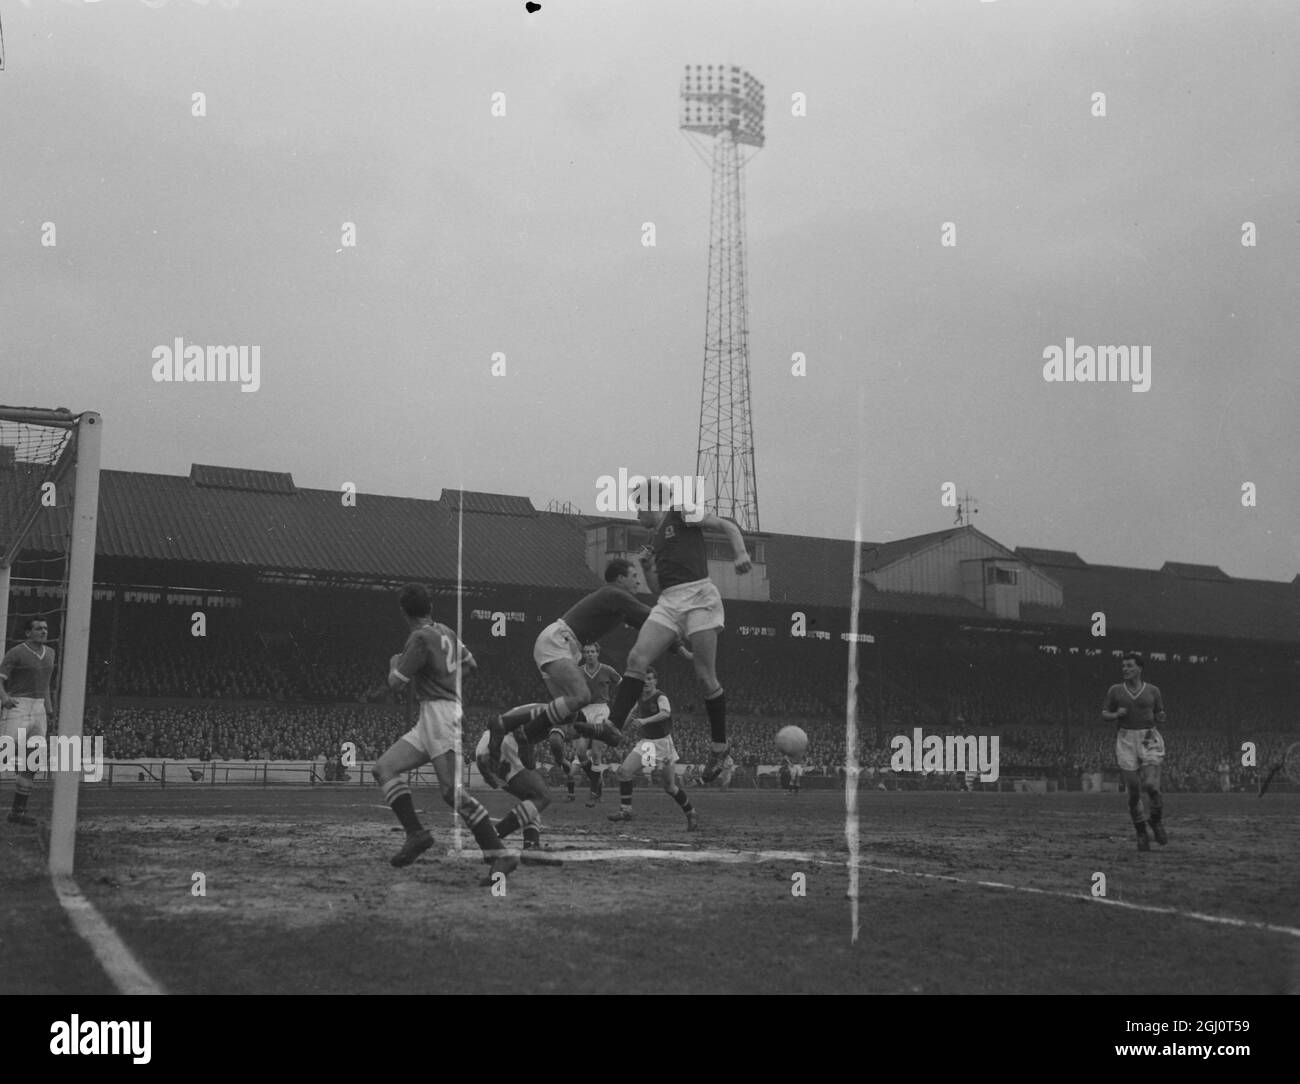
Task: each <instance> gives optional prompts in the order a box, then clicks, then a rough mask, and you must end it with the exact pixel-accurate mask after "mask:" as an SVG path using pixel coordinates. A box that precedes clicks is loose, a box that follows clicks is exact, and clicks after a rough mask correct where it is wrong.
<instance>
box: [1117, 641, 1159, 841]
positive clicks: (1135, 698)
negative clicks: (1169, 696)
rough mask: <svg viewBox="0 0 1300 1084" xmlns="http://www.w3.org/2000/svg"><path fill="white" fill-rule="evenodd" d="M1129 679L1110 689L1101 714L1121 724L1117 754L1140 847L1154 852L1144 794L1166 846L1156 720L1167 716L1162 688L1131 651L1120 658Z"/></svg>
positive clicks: (1156, 831) (1153, 826)
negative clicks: (1148, 677) (1145, 676)
mask: <svg viewBox="0 0 1300 1084" xmlns="http://www.w3.org/2000/svg"><path fill="white" fill-rule="evenodd" d="M1120 670H1121V673H1123V675H1124V680H1123V681H1122V682H1121V683H1120V684H1118V685H1112V686H1111V687H1110V688H1109V689H1108V690H1107V692H1106V702H1105V704H1104V705H1102V709H1101V717H1102V718H1103V719H1105V720H1106V721H1107V722H1108V723H1116V724H1117V725H1118V728H1119V729H1118V732H1117V734H1116V737H1115V757H1116V759H1117V760H1118V761H1119V770H1120V775H1121V776H1122V777H1123V779H1124V785H1125V787H1126V788H1127V789H1128V811H1129V814H1130V816H1132V818H1133V827H1134V828H1135V829H1136V831H1137V847H1138V850H1139V851H1149V850H1150V849H1151V843H1150V841H1149V840H1148V839H1147V818H1146V817H1144V816H1143V815H1142V795H1143V792H1145V793H1146V801H1147V808H1148V809H1149V811H1150V819H1151V834H1152V835H1154V836H1155V838H1156V842H1157V843H1159V844H1160V845H1161V846H1162V847H1163V846H1164V845H1165V844H1166V843H1168V842H1169V837H1168V836H1167V835H1166V834H1165V827H1164V824H1163V823H1162V821H1161V818H1162V816H1163V814H1164V801H1163V799H1162V798H1161V796H1160V763H1161V761H1163V760H1164V759H1165V740H1164V738H1162V737H1161V736H1160V731H1158V730H1157V729H1156V726H1155V724H1156V723H1163V722H1164V721H1165V707H1164V702H1163V701H1162V700H1161V698H1160V690H1159V689H1157V688H1156V687H1155V686H1154V685H1148V684H1147V683H1146V682H1145V681H1143V680H1142V656H1141V655H1139V654H1138V653H1137V652H1133V651H1131V652H1129V653H1128V654H1126V655H1124V656H1123V658H1122V659H1121V660H1120Z"/></svg>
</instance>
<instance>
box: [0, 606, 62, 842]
mask: <svg viewBox="0 0 1300 1084" xmlns="http://www.w3.org/2000/svg"><path fill="white" fill-rule="evenodd" d="M22 628H23V636H24V637H26V639H25V641H24V642H23V643H21V644H19V645H18V646H17V647H15V648H12V649H10V650H9V651H7V652H5V655H4V658H3V659H0V738H9V739H10V740H11V741H13V742H14V743H15V746H17V745H18V743H23V744H24V746H25V743H26V741H27V739H28V738H35V737H40V738H44V737H45V736H46V733H47V730H48V728H49V727H50V726H51V725H52V724H53V721H54V702H53V701H52V700H51V699H50V679H51V678H52V677H53V676H54V648H52V647H50V646H49V645H48V644H46V642H45V640H46V638H47V637H48V636H49V633H50V626H49V623H48V622H47V621H46V620H45V618H43V617H29V618H28V619H27V621H26V622H25V623H24V624H23V627H22ZM35 782H36V772H35V771H30V772H20V773H19V775H18V782H17V784H16V789H15V791H14V803H13V806H12V808H11V809H10V810H9V823H10V824H20V825H22V826H23V827H24V828H34V827H36V819H35V818H34V817H32V816H31V815H30V814H29V813H28V812H27V801H28V799H29V798H30V797H31V793H32V787H33V786H34V784H35Z"/></svg>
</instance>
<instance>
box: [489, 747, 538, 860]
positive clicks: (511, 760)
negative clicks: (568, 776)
mask: <svg viewBox="0 0 1300 1084" xmlns="http://www.w3.org/2000/svg"><path fill="white" fill-rule="evenodd" d="M489 738H490V735H489V734H488V732H487V731H486V730H485V731H484V732H483V736H482V737H481V738H480V739H479V742H478V747H477V748H476V749H475V750H474V759H475V761H476V762H477V763H478V770H479V774H480V775H481V776H483V782H485V783H486V784H487V785H488V786H489V787H492V788H493V789H498V788H502V789H504V790H505V792H506V793H507V794H513V795H514V796H515V797H516V798H518V799H519V804H518V805H516V806H515V807H514V808H513V809H511V810H510V812H509V813H507V814H506V815H505V816H504V817H502V818H501V819H500V820H499V821H497V822H496V824H495V825H494V827H495V828H496V833H497V835H498V836H500V837H501V838H502V839H505V838H506V836H508V835H510V833H512V832H514V831H515V830H516V829H519V828H522V829H523V832H524V850H526V851H531V850H535V849H536V848H538V847H540V846H541V845H542V810H544V809H545V808H546V807H547V806H548V805H550V804H551V789H550V787H548V786H547V785H546V780H545V779H544V778H543V777H542V773H541V772H539V771H538V770H537V760H536V756H535V754H534V752H533V747H532V745H531V744H529V743H527V742H524V741H523V739H522V736H521V735H519V734H507V735H506V737H505V740H504V741H503V742H502V743H501V760H500V763H499V764H493V763H492V762H491V760H490V758H489V757H488V741H489ZM521 743H522V744H521ZM499 768H503V769H504V770H505V778H504V779H502V778H500V777H499V776H498V775H497V774H496V773H497V770H498V769H499Z"/></svg>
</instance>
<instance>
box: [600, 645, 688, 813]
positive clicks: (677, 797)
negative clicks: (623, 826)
mask: <svg viewBox="0 0 1300 1084" xmlns="http://www.w3.org/2000/svg"><path fill="white" fill-rule="evenodd" d="M655 677H656V675H655V670H654V667H653V666H652V667H650V668H648V669H647V670H646V673H645V683H644V684H645V692H644V693H643V694H642V696H641V700H640V701H639V702H638V704H637V706H636V711H637V715H638V717H639V718H640V720H641V729H640V731H639V733H638V735H637V740H636V746H635V747H634V748H633V750H632V751H631V752H630V753H628V755H627V757H626V758H625V759H624V761H623V763H622V764H621V765H619V769H618V812H617V813H611V814H610V815H609V819H610V820H612V821H630V820H631V819H632V790H633V788H634V787H635V786H636V777H637V776H638V775H640V774H641V769H642V768H646V769H648V770H649V771H651V772H653V771H654V770H655V768H658V769H659V770H660V771H661V772H662V773H663V782H664V792H665V793H666V794H667V795H668V797H669V798H671V799H672V800H673V801H674V802H676V803H677V805H678V806H679V807H680V809H681V811H682V812H683V813H685V814H686V830H687V831H688V832H693V831H695V829H696V828H698V827H699V826H700V821H699V815H698V814H697V813H696V812H695V807H694V806H693V805H691V800H690V798H688V797H687V795H686V791H685V790H683V789H682V788H681V787H679V786H678V785H677V747H676V746H675V745H674V744H673V738H672V731H673V713H672V705H671V704H669V703H668V697H666V696H664V694H663V693H661V692H660V691H659V687H658V685H657V684H656V683H655Z"/></svg>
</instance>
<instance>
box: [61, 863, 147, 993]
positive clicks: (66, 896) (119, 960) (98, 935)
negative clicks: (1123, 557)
mask: <svg viewBox="0 0 1300 1084" xmlns="http://www.w3.org/2000/svg"><path fill="white" fill-rule="evenodd" d="M52 880H53V882H54V892H55V895H57V896H58V897H59V903H61V904H62V905H63V910H64V911H66V912H67V915H68V919H69V920H70V921H71V922H72V928H73V929H74V930H76V931H77V933H78V934H79V935H80V936H81V939H82V940H83V941H85V942H86V944H88V945H89V946H90V949H91V951H92V952H93V953H94V954H95V959H97V960H98V961H99V966H100V967H102V968H103V969H104V973H105V974H106V975H107V976H108V977H109V980H110V981H111V982H112V983H113V985H114V986H116V987H117V990H118V993H122V994H165V993H166V992H167V991H166V990H164V989H163V988H162V986H160V985H159V984H158V983H157V982H156V981H155V980H154V979H153V978H152V976H150V974H149V972H147V971H146V970H145V969H144V967H143V966H142V965H141V964H140V961H139V960H137V959H136V958H135V957H134V956H133V955H131V950H130V949H129V948H127V947H126V942H125V941H123V940H122V938H121V937H119V936H118V933H117V931H116V930H115V929H113V927H112V926H110V925H109V924H108V920H107V919H105V918H104V916H103V915H101V914H100V913H99V912H98V911H97V910H95V905H94V904H93V903H91V902H90V900H88V899H86V897H85V896H84V895H82V892H81V889H80V888H78V887H77V882H76V881H74V880H73V879H72V878H71V877H57V876H56V877H53V878H52Z"/></svg>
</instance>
